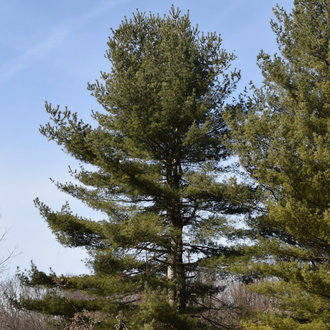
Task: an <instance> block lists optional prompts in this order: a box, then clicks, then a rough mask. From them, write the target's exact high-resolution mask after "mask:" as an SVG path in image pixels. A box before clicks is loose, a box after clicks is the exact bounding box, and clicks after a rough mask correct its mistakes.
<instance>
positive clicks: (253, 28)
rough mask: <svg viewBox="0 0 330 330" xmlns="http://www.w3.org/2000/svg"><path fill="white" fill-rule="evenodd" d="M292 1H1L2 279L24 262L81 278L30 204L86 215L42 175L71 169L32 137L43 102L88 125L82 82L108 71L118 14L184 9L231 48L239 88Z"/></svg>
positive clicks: (74, 260)
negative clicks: (280, 10)
mask: <svg viewBox="0 0 330 330" xmlns="http://www.w3.org/2000/svg"><path fill="white" fill-rule="evenodd" d="M292 2H293V1H291V0H281V1H273V0H250V1H247V0H231V1H229V0H203V1H194V0H190V1H186V0H182V1H180V0H177V1H175V0H171V1H168V0H153V1H149V0H135V1H133V0H131V1H130V0H104V1H97V0H93V1H92V0H79V1H78V0H70V1H67V0H66V1H65V0H57V1H50V0H49V1H45V0H42V1H41V0H10V1H9V0H0V6H1V11H0V31H1V33H0V114H1V120H0V153H1V159H2V161H1V162H0V215H1V217H0V233H1V232H3V231H7V235H6V240H5V241H3V242H1V243H0V259H1V256H5V255H6V254H7V253H8V251H11V250H13V249H16V254H17V256H16V257H15V258H13V259H12V260H11V262H10V268H9V272H10V273H13V272H14V271H15V269H16V266H19V267H20V268H23V269H24V268H26V267H29V264H30V260H33V261H34V263H35V264H36V265H37V266H38V267H39V268H40V269H41V270H44V271H47V270H48V269H49V267H52V268H53V269H54V270H55V271H56V272H58V273H69V274H79V273H83V272H86V271H87V269H86V268H85V266H84V264H83V262H81V259H84V258H85V257H86V255H85V253H84V251H82V250H80V249H68V248H63V247H62V246H61V245H60V244H58V243H57V242H56V240H55V238H54V236H53V234H52V233H51V231H50V230H49V228H48V227H47V224H46V223H45V221H44V220H43V219H42V218H41V216H40V215H39V213H38V210H37V209H36V208H35V207H34V205H33V199H34V198H35V197H37V196H39V197H40V199H41V200H42V201H44V202H46V203H47V204H48V205H50V206H51V207H52V208H54V209H58V208H60V207H61V205H62V204H64V202H65V201H66V200H68V201H70V203H71V204H72V208H73V210H74V211H76V212H77V213H81V214H84V215H87V216H96V217H98V216H99V215H95V214H92V213H91V211H89V210H88V209H86V208H85V207H84V206H82V205H81V204H80V203H79V202H77V201H73V200H72V199H71V198H69V196H66V195H64V194H62V193H60V192H58V191H57V190H56V188H55V187H54V185H53V184H52V183H51V182H50V180H49V178H50V177H51V178H53V179H55V180H59V181H66V180H69V176H68V174H67V168H68V165H73V166H76V165H77V162H75V161H74V160H72V159H71V158H70V157H69V156H68V155H66V154H65V153H63V151H61V149H60V148H59V147H58V146H57V145H55V144H54V143H51V142H48V141H47V139H46V138H44V137H43V136H42V135H41V134H40V133H39V132H38V128H39V126H40V124H44V123H46V122H47V120H48V117H47V114H46V112H45V110H44V102H45V101H46V100H47V101H49V102H51V103H52V104H54V105H57V104H59V105H61V106H63V107H64V106H68V107H69V109H70V110H72V111H77V112H78V113H79V115H80V117H82V118H84V119H86V120H89V118H90V117H89V116H90V110H91V109H100V107H99V106H98V104H97V103H96V102H95V100H94V99H93V97H92V96H90V94H89V92H88V91H87V89H86V86H87V82H93V81H94V80H95V79H97V78H98V77H99V73H100V71H101V70H102V71H108V70H109V63H108V62H107V61H106V59H105V58H104V53H105V50H106V47H107V46H106V42H107V38H108V36H109V33H110V28H111V27H112V28H116V27H118V25H119V24H120V21H121V19H122V18H123V17H124V16H128V17H129V16H130V15H131V13H132V12H134V11H135V10H136V9H137V8H138V9H139V10H140V11H147V12H149V11H151V12H153V13H161V14H163V13H166V12H168V10H169V9H170V6H171V4H174V5H175V6H176V7H179V8H180V9H181V10H182V12H186V11H187V10H188V9H189V11H190V18H191V21H192V23H193V24H194V25H195V24H198V26H199V29H200V30H201V31H204V32H213V31H216V32H217V33H220V34H221V36H222V39H223V47H224V48H225V49H227V50H228V51H234V52H235V54H236V55H237V60H236V61H235V63H234V66H236V67H237V68H238V69H240V70H241V71H242V82H241V84H240V86H239V90H242V89H243V88H244V86H246V85H247V83H248V82H249V81H250V80H252V81H253V82H255V83H256V84H257V85H258V84H260V83H261V81H262V77H261V75H260V72H259V69H258V68H257V66H256V56H257V54H258V52H259V51H260V50H261V49H264V50H265V51H266V52H268V53H270V54H273V53H275V52H276V51H277V47H276V42H275V35H274V34H273V32H272V31H271V29H270V24H269V21H270V19H271V18H273V14H272V7H274V6H275V4H276V3H278V4H279V5H280V6H284V7H285V8H287V9H290V7H291V6H292Z"/></svg>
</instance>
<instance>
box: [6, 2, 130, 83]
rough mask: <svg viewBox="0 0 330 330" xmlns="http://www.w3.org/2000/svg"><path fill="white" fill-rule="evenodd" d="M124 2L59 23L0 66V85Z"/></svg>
mask: <svg viewBox="0 0 330 330" xmlns="http://www.w3.org/2000/svg"><path fill="white" fill-rule="evenodd" d="M126 2H129V0H113V1H104V2H102V3H101V4H100V5H98V6H96V7H94V8H93V9H91V10H89V11H88V12H85V13H83V14H81V15H79V16H76V17H73V18H72V17H71V18H70V20H68V21H65V22H63V23H61V24H60V25H58V26H57V27H56V28H55V29H54V30H53V32H52V33H51V34H50V35H49V36H48V37H47V38H45V39H44V40H42V41H40V42H38V43H37V44H35V45H33V46H32V47H30V48H29V49H27V50H26V51H25V52H24V53H22V54H20V55H18V56H16V57H14V58H13V59H11V60H9V61H7V62H5V63H4V64H2V65H1V66H0V85H2V84H4V83H6V82H7V81H8V80H9V79H10V78H12V77H13V76H15V75H17V74H18V73H19V72H21V71H22V70H23V69H25V68H27V67H29V66H31V65H32V64H33V63H35V62H36V61H38V60H41V59H43V58H45V57H46V56H47V55H48V54H49V53H50V52H51V51H52V50H54V49H56V48H58V47H59V46H60V45H61V44H62V43H63V42H64V41H65V40H66V39H67V38H68V37H69V36H70V35H72V34H73V33H74V32H75V31H76V30H78V29H79V28H81V27H82V26H84V25H86V24H88V23H90V22H91V21H93V20H95V19H96V18H97V17H99V16H101V15H104V14H105V13H106V12H107V11H109V10H110V9H111V8H113V7H115V6H117V5H121V4H124V3H126Z"/></svg>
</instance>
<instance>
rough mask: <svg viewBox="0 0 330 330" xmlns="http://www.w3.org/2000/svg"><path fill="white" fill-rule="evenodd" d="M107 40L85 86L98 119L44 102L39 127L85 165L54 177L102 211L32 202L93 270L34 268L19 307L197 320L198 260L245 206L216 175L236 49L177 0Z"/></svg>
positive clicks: (148, 321) (180, 322) (108, 317)
mask: <svg viewBox="0 0 330 330" xmlns="http://www.w3.org/2000/svg"><path fill="white" fill-rule="evenodd" d="M108 46H109V49H108V51H107V53H106V57H107V58H108V60H109V62H110V63H111V67H110V72H109V73H106V72H104V73H102V77H101V79H100V81H96V83H95V84H89V89H90V90H91V91H92V95H94V96H95V97H96V99H97V100H98V102H99V103H100V105H102V107H103V109H104V111H102V112H94V113H93V115H92V117H93V119H94V120H95V122H96V125H94V126H95V127H94V126H91V125H90V124H86V123H84V122H83V121H81V120H79V119H78V116H77V114H76V113H71V112H70V111H68V110H65V111H63V112H62V111H61V110H60V109H59V107H56V108H54V107H52V106H51V105H50V104H46V110H47V112H48V113H49V114H50V115H51V120H52V121H53V124H47V125H45V126H43V127H42V128H41V133H42V134H43V135H45V136H46V137H47V138H48V139H49V140H54V141H55V142H56V143H57V144H59V145H61V146H63V148H64V150H66V151H67V152H68V153H69V154H70V155H72V156H73V157H75V158H76V159H77V160H79V161H80V162H81V163H82V167H81V169H80V170H75V171H71V174H72V176H73V177H74V178H75V179H76V180H77V182H79V184H76V183H64V184H63V183H57V187H58V188H59V189H60V190H61V191H63V192H66V193H68V194H69V195H71V196H73V197H75V198H77V199H79V200H81V201H82V202H84V203H85V204H87V205H88V206H89V207H91V208H92V209H95V210H98V211H101V212H103V214H104V216H105V217H104V220H102V221H95V220H92V219H87V218H84V217H82V216H78V215H75V214H74V213H73V212H72V211H71V210H70V208H69V206H68V205H65V206H64V207H63V208H62V210H61V211H58V212H56V211H53V210H51V209H50V208H49V207H48V206H47V205H45V204H44V203H42V202H40V201H39V200H38V199H37V200H36V205H37V207H38V208H39V210H40V212H41V214H42V216H43V217H44V218H45V220H46V221H47V223H48V224H49V227H50V228H51V230H52V231H53V233H54V234H55V235H56V237H57V239H58V241H59V242H60V243H61V244H63V245H65V246H69V247H84V248H86V249H87V250H88V251H89V253H90V261H89V265H90V267H91V269H92V274H91V275H82V276H71V277H68V276H62V277H59V276H56V275H55V274H50V275H46V274H45V273H43V272H40V271H38V270H37V269H36V268H35V267H33V268H32V270H31V273H30V276H27V277H24V276H23V278H24V280H25V283H28V284H29V285H45V286H48V287H49V288H50V289H49V292H48V293H47V294H46V295H45V297H44V299H42V300H33V299H31V300H29V299H25V300H22V301H21V305H22V306H24V307H25V308H29V309H35V310H39V311H42V312H44V313H49V314H53V315H62V316H65V317H67V318H70V317H72V316H73V315H74V314H75V313H77V312H82V311H83V310H87V311H89V312H90V313H92V314H88V315H89V317H91V315H92V316H93V315H94V316H93V317H96V316H97V317H98V318H99V321H98V323H97V325H96V327H97V328H106V329H109V328H110V327H111V326H112V325H114V324H115V323H116V322H117V321H118V322H119V323H120V322H121V319H122V318H123V317H124V318H126V319H127V320H128V324H129V325H130V326H131V327H132V328H133V329H140V328H143V327H145V329H147V328H148V329H150V328H156V329H163V328H164V329H186V328H191V327H199V326H198V325H197V323H198V322H194V324H195V325H192V323H191V319H189V318H188V317H187V315H193V316H199V318H201V316H202V315H203V308H204V307H203V305H202V304H201V300H200V297H203V295H205V294H210V293H212V292H214V293H216V291H217V288H216V287H212V286H208V287H207V285H206V283H203V280H201V281H198V280H197V277H195V275H196V274H197V272H198V271H201V268H200V267H199V261H200V260H203V259H205V258H210V257H212V256H214V255H219V254H230V253H232V251H231V249H230V248H229V247H228V246H226V245H222V244H221V242H222V241H219V238H221V237H226V235H231V234H232V233H233V229H232V228H231V226H230V224H229V222H228V221H227V218H226V216H227V215H233V214H240V213H242V212H245V209H244V208H243V207H240V206H237V205H236V204H235V198H234V197H233V193H232V192H233V191H234V190H235V189H234V188H235V187H232V190H230V189H228V185H227V183H225V182H222V183H221V182H220V180H219V175H220V174H221V173H224V171H225V167H224V166H221V161H223V160H226V159H227V158H228V156H229V151H228V149H227V148H226V147H225V145H224V139H223V138H224V135H225V134H226V133H228V128H227V126H226V124H225V122H224V120H223V118H222V114H223V109H224V105H225V100H226V98H227V97H228V96H230V94H231V93H232V91H233V90H234V88H235V87H236V83H237V81H238V79H239V73H238V72H236V71H235V70H234V71H232V72H228V69H229V66H230V64H231V61H232V60H233V59H234V55H233V54H229V53H227V52H226V51H225V50H223V49H221V39H220V37H219V36H218V35H216V34H214V33H210V34H207V35H204V34H200V32H199V31H198V29H197V28H193V27H191V23H190V20H189V17H188V15H183V16H181V15H180V12H179V11H176V10H174V8H172V9H171V11H170V14H169V15H165V16H164V17H160V16H155V15H152V14H150V15H149V16H147V15H145V14H143V13H139V12H137V13H136V14H135V15H133V17H132V18H131V19H126V18H125V19H124V20H123V21H122V23H121V25H120V26H119V28H118V29H117V30H112V35H111V37H110V38H109V42H108ZM84 164H87V165H92V169H91V167H90V166H89V167H88V169H87V168H86V166H85V167H84ZM199 278H201V279H203V276H199ZM56 286H57V288H60V289H61V290H60V291H61V292H60V293H59V292H58V291H57V290H53V289H52V288H54V287H56ZM63 290H64V291H66V292H67V293H63V292H64V291H63ZM212 290H213V291H212ZM70 291H79V292H80V293H81V294H82V295H83V296H82V297H80V298H79V299H78V298H77V296H74V295H73V294H71V295H70V294H69V293H68V292H70ZM96 312H97V313H96ZM120 312H122V313H123V314H120ZM84 315H85V314H84ZM116 315H117V316H118V315H119V316H118V318H117V320H116V318H115V316H116ZM120 315H122V316H120ZM85 316H86V315H85ZM204 327H205V325H204Z"/></svg>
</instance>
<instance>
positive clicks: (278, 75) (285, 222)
mask: <svg viewBox="0 0 330 330" xmlns="http://www.w3.org/2000/svg"><path fill="white" fill-rule="evenodd" d="M274 13H275V15H276V18H277V21H276V22H275V21H272V22H271V26H272V29H273V31H274V32H275V34H276V37H277V43H278V46H279V51H280V54H275V55H274V57H271V56H270V55H268V54H265V53H264V52H262V51H261V53H260V54H259V57H258V65H259V67H260V69H261V71H262V74H263V76H264V82H263V86H262V88H260V89H254V92H255V93H254V96H253V97H252V98H250V99H249V100H248V101H247V102H245V103H244V104H243V103H242V104H243V106H240V107H236V116H235V115H233V113H234V111H233V109H232V111H231V114H230V112H229V111H228V114H227V120H228V123H229V125H230V127H231V132H232V139H233V148H234V149H235V151H236V152H237V154H238V156H239V159H240V163H241V165H242V167H243V168H244V169H245V171H246V172H247V173H248V174H249V176H250V177H251V178H252V180H253V181H254V182H255V183H256V185H258V189H257V191H259V193H258V194H259V195H263V204H262V205H264V210H262V208H261V203H260V209H259V210H258V211H256V212H254V214H253V216H252V217H251V219H250V225H251V227H252V228H253V230H254V232H255V238H259V242H258V244H257V245H253V246H251V247H249V249H247V250H246V257H247V256H248V254H250V255H251V261H250V262H249V263H247V264H246V263H245V262H246V260H245V262H244V263H241V265H240V267H238V269H239V271H241V272H243V273H244V274H245V275H249V276H252V277H257V278H258V279H259V284H258V285H255V286H254V289H255V290H256V291H257V292H259V293H261V294H265V295H269V296H270V297H271V298H272V301H273V302H274V304H275V307H274V309H273V313H271V311H270V312H269V313H268V315H262V316H260V318H259V319H258V318H256V319H254V320H259V323H255V322H252V323H250V324H249V327H248V328H251V329H255V328H262V329H266V328H267V329H292V330H293V329H328V327H329V321H330V319H329V316H330V313H329V307H330V295H329V293H330V274H329V271H330V268H329V252H330V246H329V241H330V236H329V234H330V230H329V229H330V228H329V224H330V223H329V220H330V219H329V201H330V198H329V187H330V184H329V183H330V182H329V181H330V167H329V164H330V157H329V146H330V139H329V123H330V109H329V101H330V99H329V93H330V82H329V61H330V57H329V54H330V51H329V2H328V1H322V0H296V1H295V2H294V8H293V11H292V13H290V14H288V13H287V12H286V11H285V10H284V9H283V8H279V7H276V8H275V10H274ZM236 270H237V269H236ZM256 324H257V325H256Z"/></svg>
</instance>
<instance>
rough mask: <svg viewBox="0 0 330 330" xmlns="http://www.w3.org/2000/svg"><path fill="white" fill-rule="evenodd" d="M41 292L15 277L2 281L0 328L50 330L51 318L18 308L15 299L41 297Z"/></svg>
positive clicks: (8, 329) (2, 329)
mask: <svg viewBox="0 0 330 330" xmlns="http://www.w3.org/2000/svg"><path fill="white" fill-rule="evenodd" d="M41 294H42V293H41V292H38V290H36V289H30V288H27V287H24V286H22V285H21V284H20V283H19V281H18V279H16V278H13V279H9V280H5V281H3V282H1V283H0V329H1V330H21V329H22V330H23V329H26V330H30V329H33V330H50V329H52V327H51V326H50V324H49V323H48V321H49V318H48V317H46V316H44V315H42V314H40V313H36V312H33V311H26V310H21V309H18V308H16V307H15V306H14V304H13V303H12V302H13V300H16V299H18V297H19V296H23V297H31V296H34V297H40V296H41Z"/></svg>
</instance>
